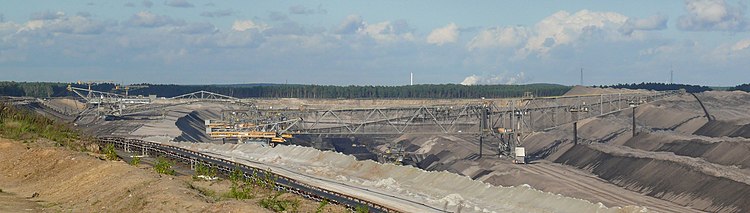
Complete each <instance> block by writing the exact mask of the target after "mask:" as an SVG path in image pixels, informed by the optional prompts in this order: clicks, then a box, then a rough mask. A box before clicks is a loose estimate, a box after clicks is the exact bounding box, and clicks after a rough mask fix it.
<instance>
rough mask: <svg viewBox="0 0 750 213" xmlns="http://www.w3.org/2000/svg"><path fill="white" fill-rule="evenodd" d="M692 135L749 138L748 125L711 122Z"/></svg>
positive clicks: (718, 121) (749, 126)
mask: <svg viewBox="0 0 750 213" xmlns="http://www.w3.org/2000/svg"><path fill="white" fill-rule="evenodd" d="M694 134H696V135H703V136H709V137H722V136H727V137H743V138H750V124H739V123H736V122H730V121H720V120H712V121H709V122H708V123H706V124H705V125H703V126H702V127H701V128H700V129H698V130H696V131H695V133H694Z"/></svg>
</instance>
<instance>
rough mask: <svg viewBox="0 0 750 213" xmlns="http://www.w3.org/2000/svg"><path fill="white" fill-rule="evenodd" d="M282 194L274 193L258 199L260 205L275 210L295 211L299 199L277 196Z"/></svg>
mask: <svg viewBox="0 0 750 213" xmlns="http://www.w3.org/2000/svg"><path fill="white" fill-rule="evenodd" d="M282 194H284V193H283V192H279V193H276V194H274V195H271V196H268V197H266V198H263V199H262V200H260V202H259V203H260V206H262V207H263V208H267V209H270V210H272V211H275V212H284V211H287V212H296V211H297V208H298V207H299V200H297V199H291V200H282V199H279V196H281V195H282Z"/></svg>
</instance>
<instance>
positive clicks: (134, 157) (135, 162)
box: [130, 156, 141, 166]
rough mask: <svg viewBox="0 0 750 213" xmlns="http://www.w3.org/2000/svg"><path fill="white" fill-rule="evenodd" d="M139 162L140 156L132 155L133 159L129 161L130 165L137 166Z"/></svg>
mask: <svg viewBox="0 0 750 213" xmlns="http://www.w3.org/2000/svg"><path fill="white" fill-rule="evenodd" d="M139 164H141V157H138V156H133V160H131V161H130V165H133V166H138V165H139Z"/></svg>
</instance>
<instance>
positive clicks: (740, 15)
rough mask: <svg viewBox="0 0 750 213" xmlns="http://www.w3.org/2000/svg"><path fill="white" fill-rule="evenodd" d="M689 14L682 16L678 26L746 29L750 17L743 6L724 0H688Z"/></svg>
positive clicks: (699, 29)
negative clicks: (746, 15) (746, 14)
mask: <svg viewBox="0 0 750 213" xmlns="http://www.w3.org/2000/svg"><path fill="white" fill-rule="evenodd" d="M685 9H686V10H687V14H686V15H683V16H680V18H679V19H678V20H677V27H678V28H680V29H682V30H690V31H746V30H748V19H747V18H746V17H745V14H744V13H745V11H744V8H742V7H734V6H732V5H729V4H727V2H726V1H724V0H686V1H685Z"/></svg>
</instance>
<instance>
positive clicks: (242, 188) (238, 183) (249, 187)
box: [227, 168, 255, 200]
mask: <svg viewBox="0 0 750 213" xmlns="http://www.w3.org/2000/svg"><path fill="white" fill-rule="evenodd" d="M229 180H230V181H232V186H231V188H229V192H227V197H229V198H234V199H237V200H244V199H252V198H255V192H254V187H253V184H252V181H251V180H250V179H249V178H246V177H245V176H244V175H243V173H242V171H240V169H239V168H235V169H234V170H232V173H231V174H229Z"/></svg>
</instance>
